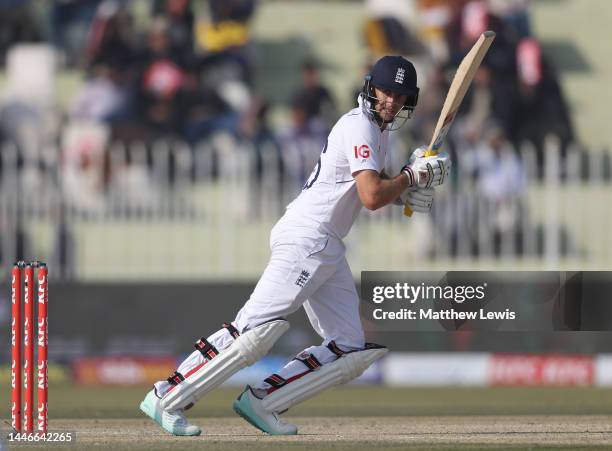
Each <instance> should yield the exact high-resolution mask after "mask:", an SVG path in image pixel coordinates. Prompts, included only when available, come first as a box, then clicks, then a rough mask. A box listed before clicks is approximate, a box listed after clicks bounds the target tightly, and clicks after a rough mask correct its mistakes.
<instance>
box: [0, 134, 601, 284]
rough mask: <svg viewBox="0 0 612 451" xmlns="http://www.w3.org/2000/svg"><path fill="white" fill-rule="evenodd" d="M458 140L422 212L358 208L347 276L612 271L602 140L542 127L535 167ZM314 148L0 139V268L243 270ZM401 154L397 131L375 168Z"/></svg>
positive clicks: (196, 273)
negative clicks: (564, 144) (33, 264)
mask: <svg viewBox="0 0 612 451" xmlns="http://www.w3.org/2000/svg"><path fill="white" fill-rule="evenodd" d="M463 147H465V148H462V149H458V150H457V153H456V155H457V158H456V159H455V164H454V167H453V177H452V181H450V182H449V183H448V184H447V185H446V186H444V187H443V188H442V189H438V192H437V193H436V200H435V208H434V211H433V212H432V214H431V215H414V216H413V217H412V218H407V217H405V216H403V214H402V209H401V208H400V207H395V206H389V207H386V208H383V209H381V210H379V211H376V212H369V211H367V210H365V209H364V211H363V213H362V214H361V217H360V218H359V219H358V221H357V224H356V225H355V227H354V228H353V231H352V232H351V234H350V235H349V236H348V237H347V239H346V244H347V254H348V258H349V261H350V263H351V266H352V268H353V271H354V274H355V275H356V276H358V274H359V271H361V270H452V269H462V270H470V269H473V270H490V269H491V270H492V269H517V270H530V269H550V270H557V269H584V270H586V269H599V270H606V269H611V268H612V240H611V239H610V238H608V235H609V234H608V230H609V229H610V226H612V216H611V213H610V209H609V208H608V207H609V205H610V204H611V203H612V190H611V186H610V158H609V155H608V154H607V153H605V152H589V153H588V154H586V155H587V156H588V158H584V155H585V153H583V152H580V151H579V150H578V148H577V147H571V146H570V148H569V149H568V151H567V156H566V157H564V158H562V156H561V151H560V145H559V144H558V142H557V141H556V140H555V139H554V138H551V139H549V140H548V142H547V144H546V150H545V153H544V156H545V158H544V165H543V175H541V177H538V176H537V174H536V153H535V150H534V149H533V148H532V147H531V146H529V145H527V144H525V145H524V146H523V147H522V148H521V149H519V150H518V152H516V151H515V150H513V149H510V150H509V151H506V152H502V154H501V155H502V156H501V157H500V158H493V157H492V155H493V154H491V153H490V152H489V153H487V152H484V153H478V152H476V151H475V150H473V149H469V148H468V147H467V146H463ZM320 150H321V149H320V144H318V143H317V144H314V143H313V144H312V145H311V146H310V147H309V148H307V149H304V148H301V150H300V151H299V152H290V151H288V150H287V149H285V150H284V151H283V154H282V155H283V156H282V158H284V160H283V166H281V165H280V164H279V163H280V161H279V158H281V154H280V153H279V152H277V151H276V150H275V148H274V146H271V145H267V146H263V148H261V149H259V152H256V150H255V148H254V147H253V145H252V144H248V143H243V142H238V141H236V140H235V139H233V138H232V137H229V136H225V135H217V136H216V137H215V138H213V139H212V140H210V141H209V142H206V143H202V144H201V145H199V146H197V147H196V148H193V149H192V148H189V147H188V146H186V145H185V144H183V143H177V142H158V143H155V144H154V145H152V146H149V147H147V146H145V145H142V144H132V145H129V146H126V145H122V144H114V145H111V146H110V147H109V148H107V150H105V148H104V147H103V146H99V145H97V144H96V141H95V140H93V141H92V142H91V143H89V144H87V141H85V142H83V141H82V140H81V141H79V144H78V145H71V144H70V143H68V144H66V142H63V144H62V149H61V150H59V149H57V148H53V147H49V148H42V149H38V151H37V152H34V153H32V152H30V153H29V154H28V153H25V154H24V153H23V152H19V151H18V149H17V148H16V147H15V146H12V145H8V144H7V145H4V147H2V148H1V149H0V233H1V237H0V273H1V274H2V276H3V277H6V276H7V275H8V271H9V269H10V267H11V265H12V263H13V262H14V261H15V260H17V259H18V258H26V259H41V260H45V261H48V262H49V264H50V268H51V269H50V271H51V276H55V277H61V278H66V279H76V280H111V279H112V280H116V279H125V280H136V279H139V280H140V279H145V280H160V279H173V280H188V279H191V280H193V279H198V280H220V279H225V280H234V279H255V278H256V277H257V276H258V275H259V274H260V273H261V271H262V269H263V268H264V267H265V264H266V262H267V259H268V256H269V249H268V235H269V231H270V229H271V227H272V226H273V224H274V222H275V221H276V220H277V219H278V218H279V217H280V216H281V215H282V212H283V209H284V206H285V205H286V203H287V202H289V201H290V200H291V199H292V198H293V197H295V195H297V194H298V193H299V191H300V189H301V185H302V184H303V182H304V177H305V176H307V175H308V174H304V173H303V168H305V167H312V165H313V164H314V162H315V161H316V159H317V157H318V155H319V152H320ZM258 155H259V156H258ZM406 157H407V149H404V148H402V146H401V145H400V144H398V145H397V151H396V153H395V158H394V161H392V162H389V166H390V167H389V169H388V170H389V171H397V168H398V167H399V165H400V163H401V162H402V161H405V159H406ZM298 160H299V161H298ZM475 162H476V166H475ZM479 162H480V163H479ZM298 163H299V164H298ZM481 163H482V164H481ZM281 167H285V170H284V171H281V170H280V169H281ZM483 167H486V168H488V169H487V170H484V169H483ZM296 168H297V169H296ZM300 168H302V169H300Z"/></svg>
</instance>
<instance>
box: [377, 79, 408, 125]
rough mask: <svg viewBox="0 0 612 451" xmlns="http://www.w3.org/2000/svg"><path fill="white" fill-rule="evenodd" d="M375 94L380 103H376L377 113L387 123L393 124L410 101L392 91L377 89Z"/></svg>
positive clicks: (406, 97)
mask: <svg viewBox="0 0 612 451" xmlns="http://www.w3.org/2000/svg"><path fill="white" fill-rule="evenodd" d="M374 94H375V95H376V98H377V99H378V102H376V112H377V113H378V115H379V116H380V117H381V119H382V120H383V121H385V122H391V121H392V120H393V118H394V117H395V115H396V114H397V113H398V112H399V110H401V109H402V107H403V106H404V105H405V104H406V100H407V99H408V96H406V95H401V94H398V93H396V92H393V91H391V90H390V89H380V88H376V87H375V88H374Z"/></svg>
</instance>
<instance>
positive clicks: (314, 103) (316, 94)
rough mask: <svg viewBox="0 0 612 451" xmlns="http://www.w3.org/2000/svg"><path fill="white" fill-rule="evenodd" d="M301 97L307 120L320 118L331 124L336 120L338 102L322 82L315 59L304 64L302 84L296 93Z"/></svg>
mask: <svg viewBox="0 0 612 451" xmlns="http://www.w3.org/2000/svg"><path fill="white" fill-rule="evenodd" d="M294 98H295V99H298V98H299V99H301V100H300V101H301V102H302V107H303V108H304V112H305V114H306V118H305V119H306V121H311V120H319V121H322V122H323V123H325V124H327V125H328V126H331V124H333V123H334V122H335V121H336V120H337V117H336V114H337V113H336V104H335V102H334V99H333V97H332V95H331V93H330V91H329V89H328V88H327V87H325V86H324V85H323V84H322V83H321V79H320V75H319V68H318V65H317V63H316V62H315V61H313V60H307V61H305V62H304V63H303V64H302V85H301V86H300V87H299V88H298V89H297V90H296V92H295V93H294Z"/></svg>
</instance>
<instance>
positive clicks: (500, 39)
mask: <svg viewBox="0 0 612 451" xmlns="http://www.w3.org/2000/svg"><path fill="white" fill-rule="evenodd" d="M486 30H493V31H495V32H496V35H497V36H496V38H495V44H494V45H492V46H491V48H490V49H489V52H488V53H487V56H486V57H485V59H484V61H483V64H482V67H481V69H480V75H478V76H477V78H479V82H480V83H481V84H486V85H488V86H489V91H490V97H491V98H490V102H489V105H490V116H491V117H492V118H493V119H495V120H496V121H497V122H498V123H499V124H500V125H501V126H502V127H503V129H504V133H505V134H506V136H508V137H509V138H510V139H511V140H514V138H515V137H516V133H517V114H518V108H519V100H518V99H519V94H518V87H517V78H516V58H515V56H514V55H515V48H516V45H515V41H514V34H513V33H512V30H511V29H510V28H509V27H508V25H506V24H505V23H504V22H503V21H501V20H500V19H499V17H497V16H495V15H493V14H491V13H490V12H489V10H488V8H487V5H486V3H485V2H484V1H480V0H479V1H471V2H468V3H467V4H466V5H465V7H464V8H463V9H462V10H460V11H459V13H458V15H456V16H455V19H454V20H453V22H452V23H451V25H450V27H449V29H448V31H447V42H448V46H449V49H450V55H451V56H450V60H449V65H451V66H454V67H456V66H457V65H459V63H460V62H461V60H462V59H463V57H464V56H465V54H466V53H467V52H468V51H469V49H470V48H471V47H472V45H473V44H474V42H475V41H476V39H478V37H479V36H480V34H481V33H482V32H484V31H486ZM477 81H478V80H477ZM472 92H473V90H472ZM470 100H471V99H470V98H467V99H466V103H467V104H469V102H470ZM467 108H469V106H468V107H467ZM467 108H462V111H464V112H465V111H466V110H467Z"/></svg>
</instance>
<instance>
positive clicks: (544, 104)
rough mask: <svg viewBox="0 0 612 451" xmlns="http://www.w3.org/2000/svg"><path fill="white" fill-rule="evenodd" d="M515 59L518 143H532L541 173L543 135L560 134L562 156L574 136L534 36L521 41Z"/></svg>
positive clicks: (565, 109)
mask: <svg viewBox="0 0 612 451" xmlns="http://www.w3.org/2000/svg"><path fill="white" fill-rule="evenodd" d="M516 58H517V64H518V74H519V77H518V80H519V90H520V109H519V112H518V120H519V124H518V136H517V143H520V142H521V141H523V140H528V141H531V142H533V143H534V145H535V146H536V149H537V151H538V154H537V155H538V157H537V160H538V168H539V170H540V175H541V170H542V168H543V161H544V140H545V138H546V136H547V135H549V134H553V135H556V136H557V137H559V139H560V140H561V145H562V155H564V154H565V149H566V148H567V145H568V144H569V143H570V142H571V141H572V140H573V139H574V131H573V126H572V122H571V118H570V114H569V111H568V107H567V103H566V102H565V99H564V96H563V92H562V91H561V86H560V84H559V81H558V80H557V77H556V74H555V72H554V69H553V67H552V66H551V65H550V64H549V63H548V61H547V60H546V58H545V57H544V56H543V54H542V48H541V46H540V44H539V42H538V41H537V40H536V39H534V38H525V39H523V40H521V41H520V43H519V45H518V47H517V53H516Z"/></svg>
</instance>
